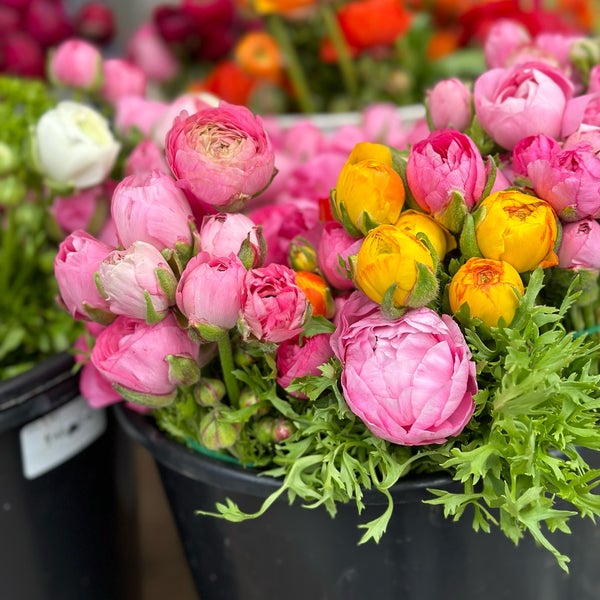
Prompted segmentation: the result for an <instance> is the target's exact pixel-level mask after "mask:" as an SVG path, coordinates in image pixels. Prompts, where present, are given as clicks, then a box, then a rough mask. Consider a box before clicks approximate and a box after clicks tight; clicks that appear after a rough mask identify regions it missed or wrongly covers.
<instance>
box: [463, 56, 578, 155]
mask: <svg viewBox="0 0 600 600" xmlns="http://www.w3.org/2000/svg"><path fill="white" fill-rule="evenodd" d="M572 95H573V84H572V83H571V81H570V80H569V79H568V78H567V76H566V75H564V74H563V73H562V72H561V71H560V70H559V69H557V68H554V67H551V66H549V65H547V64H544V63H542V62H528V63H523V64H518V65H515V66H513V67H507V68H503V69H502V68H498V69H490V70H489V71H486V72H485V73H483V74H482V75H480V76H479V77H478V78H477V79H476V80H475V85H474V88H473V101H474V106H475V115H476V117H477V119H478V120H479V122H480V124H481V126H482V127H483V129H484V131H485V132H486V133H487V134H488V135H489V136H490V137H491V138H492V139H493V140H494V141H495V142H497V143H498V144H499V145H500V146H502V147H503V148H505V149H507V150H512V149H513V147H514V146H515V144H516V143H517V142H518V141H519V140H520V139H521V138H523V137H527V136H529V135H537V134H539V133H545V134H546V135H548V136H549V137H553V138H556V139H560V136H561V130H562V120H563V115H564V112H565V108H566V106H567V102H568V100H569V99H570V98H571V97H572Z"/></svg>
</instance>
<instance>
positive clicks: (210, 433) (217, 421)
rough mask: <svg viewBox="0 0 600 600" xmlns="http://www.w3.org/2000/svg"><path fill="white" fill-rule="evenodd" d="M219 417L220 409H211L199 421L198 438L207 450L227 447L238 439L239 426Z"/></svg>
mask: <svg viewBox="0 0 600 600" xmlns="http://www.w3.org/2000/svg"><path fill="white" fill-rule="evenodd" d="M220 417H221V413H220V411H217V410H213V411H211V412H209V413H208V414H206V415H204V417H202V420H201V421H200V430H199V434H200V440H201V442H202V444H203V445H204V446H205V447H206V448H208V449H209V450H222V449H224V448H229V447H230V446H233V444H235V442H236V441H237V439H238V434H239V426H237V425H235V424H234V423H229V422H227V421H225V420H223V419H222V418H220Z"/></svg>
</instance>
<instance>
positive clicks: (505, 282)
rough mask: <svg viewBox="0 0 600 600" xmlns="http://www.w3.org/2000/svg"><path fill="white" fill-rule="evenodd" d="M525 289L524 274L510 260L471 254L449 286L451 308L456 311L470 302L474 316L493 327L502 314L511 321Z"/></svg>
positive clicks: (472, 315)
mask: <svg viewBox="0 0 600 600" xmlns="http://www.w3.org/2000/svg"><path fill="white" fill-rule="evenodd" d="M515 291H516V292H518V294H520V295H521V296H522V295H523V294H524V293H525V289H524V287H523V282H522V281H521V276H520V275H519V273H518V272H517V270H516V269H515V268H514V267H513V266H512V265H511V264H510V263H508V262H505V261H501V260H492V259H488V258H470V259H469V260H468V261H467V262H466V263H465V264H464V265H463V266H462V267H460V269H459V270H458V271H457V272H456V274H455V275H454V277H453V278H452V281H451V282H450V285H449V286H448V298H449V300H450V308H451V310H452V312H454V313H456V312H458V311H459V310H460V307H461V306H462V305H463V304H468V306H469V312H470V315H471V317H476V318H478V319H481V320H482V321H483V322H484V323H485V324H486V325H488V326H489V327H493V326H495V325H497V324H498V321H499V320H500V318H501V317H502V318H503V319H504V322H505V323H506V325H510V324H511V322H512V320H513V318H514V316H515V312H516V310H517V307H518V305H519V297H518V295H517V294H516V293H515Z"/></svg>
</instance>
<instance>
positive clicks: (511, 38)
mask: <svg viewBox="0 0 600 600" xmlns="http://www.w3.org/2000/svg"><path fill="white" fill-rule="evenodd" d="M530 42H531V35H530V34H529V31H528V30H527V28H526V27H525V26H524V25H523V24H521V23H519V22H518V21H514V20H512V19H498V20H497V21H495V22H494V23H492V25H490V28H489V29H488V32H487V35H486V38H485V41H484V44H483V54H484V57H485V63H486V65H487V67H488V68H489V69H494V68H498V67H507V66H509V65H510V63H511V56H512V55H513V54H515V53H516V52H518V51H519V50H520V49H521V48H522V47H523V46H526V45H527V44H529V43H530Z"/></svg>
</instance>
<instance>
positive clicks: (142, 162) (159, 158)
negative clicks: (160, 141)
mask: <svg viewBox="0 0 600 600" xmlns="http://www.w3.org/2000/svg"><path fill="white" fill-rule="evenodd" d="M124 171H125V175H143V174H144V173H150V172H152V171H160V172H161V173H164V174H165V175H168V176H169V177H170V176H171V171H170V170H169V167H168V166H167V161H166V160H165V153H164V152H163V150H162V148H159V147H158V146H157V145H156V144H155V143H154V142H153V141H152V140H148V139H146V140H142V141H141V142H139V143H138V144H136V146H135V147H134V148H133V150H132V151H131V152H130V153H129V154H128V155H127V157H126V159H125V165H124Z"/></svg>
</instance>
